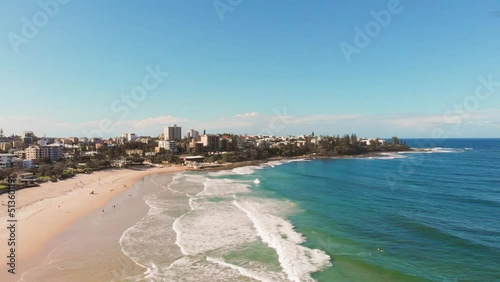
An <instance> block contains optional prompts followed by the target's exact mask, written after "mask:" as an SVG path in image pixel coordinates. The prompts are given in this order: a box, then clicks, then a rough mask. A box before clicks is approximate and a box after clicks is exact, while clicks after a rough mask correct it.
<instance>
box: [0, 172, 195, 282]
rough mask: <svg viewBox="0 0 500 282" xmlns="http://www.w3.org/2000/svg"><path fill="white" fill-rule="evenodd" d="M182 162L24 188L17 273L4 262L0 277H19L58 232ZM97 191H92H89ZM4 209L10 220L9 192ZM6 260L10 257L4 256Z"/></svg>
mask: <svg viewBox="0 0 500 282" xmlns="http://www.w3.org/2000/svg"><path fill="white" fill-rule="evenodd" d="M185 170H186V168H185V167H183V166H172V167H163V168H148V169H142V170H140V169H121V170H118V169H113V170H105V171H97V172H94V173H92V174H82V175H77V176H75V177H73V178H71V179H66V180H64V181H60V182H55V183H44V184H42V185H41V186H40V187H36V188H31V189H23V190H20V191H17V193H16V219H17V223H16V237H15V243H16V246H15V256H16V269H15V275H13V274H11V273H8V272H7V270H8V269H9V266H8V265H6V263H2V266H1V267H0V280H1V281H11V280H12V279H13V278H14V280H17V279H20V276H21V274H22V273H23V272H25V271H26V270H28V269H30V267H29V265H26V264H24V262H26V261H30V260H31V259H33V258H35V257H36V256H37V255H38V254H39V253H41V252H42V251H43V249H44V248H45V247H46V245H47V244H48V243H49V242H50V241H51V240H52V239H54V238H55V237H56V236H57V235H59V234H61V233H63V232H64V231H65V230H67V229H68V228H69V227H70V226H71V225H73V224H74V223H75V222H77V221H78V220H80V219H82V218H85V217H86V216H88V215H89V214H91V213H93V212H95V211H97V210H99V209H100V208H102V207H104V206H105V205H106V203H108V202H109V201H110V200H112V199H113V198H114V197H116V196H118V195H119V194H121V193H123V192H124V191H127V190H129V189H131V188H132V187H133V186H134V184H135V183H136V182H137V181H139V180H141V179H143V178H144V177H146V176H148V175H152V174H165V173H166V174H168V173H175V172H181V171H185ZM91 191H94V194H93V195H91V194H90V192H91ZM0 200H1V202H2V206H1V207H2V210H3V211H2V213H1V216H0V220H1V222H2V223H3V224H7V219H8V217H7V206H6V202H7V201H8V194H3V195H0ZM9 235H10V234H9V230H8V229H6V228H2V230H0V242H5V243H4V244H2V246H0V255H2V256H4V255H5V256H7V255H9V253H10V252H9V248H10V247H9V246H8V245H7V243H6V242H7V238H9ZM5 262H7V259H5Z"/></svg>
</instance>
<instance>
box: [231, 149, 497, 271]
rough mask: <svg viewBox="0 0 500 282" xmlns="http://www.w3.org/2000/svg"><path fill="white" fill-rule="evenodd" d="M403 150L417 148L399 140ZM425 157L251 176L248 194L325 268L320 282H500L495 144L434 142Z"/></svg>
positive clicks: (297, 165)
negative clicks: (269, 201)
mask: <svg viewBox="0 0 500 282" xmlns="http://www.w3.org/2000/svg"><path fill="white" fill-rule="evenodd" d="M408 145H410V146H418V145H421V146H426V145H429V142H427V143H424V142H422V141H421V140H408ZM430 145H435V146H439V148H437V149H434V150H433V151H432V152H430V153H419V154H413V153H411V154H398V155H388V156H386V157H383V158H372V159H343V160H313V161H308V162H305V161H304V162H291V163H287V164H284V165H280V166H276V167H274V168H266V169H258V170H255V171H254V172H253V174H251V175H237V176H234V175H232V176H225V177H226V178H232V179H255V178H258V179H260V181H261V183H260V184H259V185H255V186H254V187H253V188H252V190H253V191H254V192H255V193H256V194H260V196H263V197H268V198H276V199H288V200H291V201H292V202H293V203H296V204H297V207H298V209H297V211H296V212H295V213H293V214H292V215H290V216H289V217H288V219H289V220H290V221H291V222H292V223H293V225H294V226H295V229H296V231H298V232H300V233H302V234H303V235H304V236H305V237H306V238H307V241H306V242H305V243H303V245H304V246H306V247H308V248H311V249H319V250H323V251H325V252H326V253H327V254H328V255H330V257H331V258H332V263H333V266H332V267H329V268H326V269H325V270H323V271H321V272H317V273H314V274H313V278H315V279H317V280H319V281H500V271H499V268H500V220H499V218H500V176H499V173H500V140H498V139H491V140H486V139H460V140H459V139H455V140H443V141H439V142H438V143H437V144H430Z"/></svg>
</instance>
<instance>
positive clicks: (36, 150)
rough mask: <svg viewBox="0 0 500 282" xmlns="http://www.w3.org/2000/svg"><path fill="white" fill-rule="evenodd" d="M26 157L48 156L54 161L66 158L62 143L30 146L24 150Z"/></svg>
mask: <svg viewBox="0 0 500 282" xmlns="http://www.w3.org/2000/svg"><path fill="white" fill-rule="evenodd" d="M24 153H25V155H26V159H28V160H34V159H45V158H48V159H50V160H52V161H57V160H59V159H62V158H64V154H63V146H62V145H61V144H51V145H48V146H34V145H32V146H29V147H28V148H26V150H24Z"/></svg>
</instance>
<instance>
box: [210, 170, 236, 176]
mask: <svg viewBox="0 0 500 282" xmlns="http://www.w3.org/2000/svg"><path fill="white" fill-rule="evenodd" d="M233 174H235V173H234V172H233V171H232V170H219V171H211V172H209V173H208V175H209V176H214V177H218V176H227V175H233Z"/></svg>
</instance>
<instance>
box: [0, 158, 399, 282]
mask: <svg viewBox="0 0 500 282" xmlns="http://www.w3.org/2000/svg"><path fill="white" fill-rule="evenodd" d="M384 153H386V152H376V153H368V154H361V155H354V156H312V155H305V156H292V157H271V158H268V159H265V160H258V161H244V162H236V163H228V164H223V165H221V166H218V167H207V168H203V169H189V168H188V167H186V166H172V167H152V168H144V169H111V170H103V171H97V172H94V173H93V174H90V175H88V174H81V175H76V176H75V177H73V178H70V179H66V180H64V181H60V182H56V183H44V184H42V185H41V186H40V187H36V188H31V189H23V190H21V191H18V192H17V193H16V198H17V201H18V203H16V205H17V211H16V216H17V219H18V220H19V221H18V224H17V225H18V232H19V233H17V238H16V241H17V242H16V243H17V244H18V247H16V252H17V253H16V264H17V265H16V275H12V274H10V273H8V272H7V269H8V267H7V266H6V265H5V264H3V265H2V267H0V271H1V273H0V280H4V277H5V279H9V280H10V279H11V278H13V277H17V278H18V279H20V275H21V274H22V273H23V272H25V271H27V270H29V269H31V268H32V267H33V266H36V265H33V264H31V265H30V264H28V265H25V264H24V262H25V261H35V260H36V258H37V256H40V255H41V254H42V253H43V251H44V249H45V248H46V247H47V245H48V244H49V242H51V240H53V239H54V238H56V237H57V236H58V235H60V234H62V233H63V232H65V231H66V230H68V229H69V228H70V227H71V226H72V225H74V224H75V223H76V222H78V221H79V220H81V219H83V218H85V217H87V216H88V215H90V214H92V213H93V212H96V211H98V210H99V209H100V208H103V207H104V206H105V205H106V204H107V203H108V202H110V201H111V200H112V199H114V198H115V197H117V196H118V195H120V194H121V193H123V192H125V191H128V190H129V189H131V188H132V187H133V186H134V184H135V183H137V182H138V181H140V180H141V179H144V177H146V176H149V175H159V174H170V173H175V172H183V171H200V172H202V171H217V170H231V169H234V168H237V167H245V166H254V165H260V164H263V163H267V162H270V161H281V160H293V159H306V160H312V159H353V158H369V157H377V156H383V155H384ZM394 153H398V152H394ZM90 191H95V194H94V195H90ZM7 196H8V194H4V195H0V200H1V201H2V208H4V209H5V211H7V206H5V202H6V201H7ZM0 220H3V221H4V222H7V215H5V216H4V215H3V214H2V216H0ZM7 231H8V230H6V229H4V230H1V231H0V241H3V240H6V239H7V238H8V232H7ZM35 234H36V235H35ZM34 236H36V239H34ZM0 251H2V252H0V255H1V254H6V255H7V254H8V248H7V246H6V244H5V245H4V246H0ZM4 252H5V253H4ZM36 261H38V262H41V261H39V260H36ZM5 274H7V276H6V275H5Z"/></svg>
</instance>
